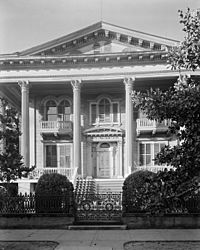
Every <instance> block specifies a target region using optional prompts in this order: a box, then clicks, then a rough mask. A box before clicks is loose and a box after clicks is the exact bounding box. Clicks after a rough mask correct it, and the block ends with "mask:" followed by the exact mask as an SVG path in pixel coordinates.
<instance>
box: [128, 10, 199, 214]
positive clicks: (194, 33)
mask: <svg viewBox="0 0 200 250" xmlns="http://www.w3.org/2000/svg"><path fill="white" fill-rule="evenodd" d="M179 13H180V23H182V24H183V25H184V28H183V31H184V32H185V33H186V36H185V38H184V41H183V42H182V43H180V45H179V46H178V47H177V48H174V49H173V50H172V51H170V52H169V62H170V63H171V66H172V70H173V69H178V70H180V71H181V70H182V69H190V70H196V69H199V68H200V42H199V41H200V15H199V13H198V12H194V11H193V12H192V11H190V10H189V9H188V10H187V11H186V13H185V14H183V12H182V11H180V12H179ZM132 100H133V103H134V105H135V106H136V107H138V108H139V109H140V110H142V111H143V112H144V113H146V115H147V118H149V119H151V120H153V119H155V120H156V121H158V122H162V121H163V120H164V119H171V121H172V122H171V125H170V127H169V133H171V134H172V135H175V136H176V138H177V140H178V142H179V143H178V144H177V145H176V146H174V147H170V146H165V147H164V148H162V150H161V152H160V153H159V154H158V155H157V156H156V159H155V160H156V163H157V164H167V165H171V166H172V167H173V169H171V170H170V171H167V170H166V171H164V172H159V173H158V174H157V175H156V176H155V178H154V180H153V181H152V183H151V185H149V186H148V188H149V197H152V199H150V203H149V208H150V209H152V210H153V211H154V212H161V211H165V212H166V211H169V210H170V211H176V210H178V209H179V208H180V206H181V205H180V203H178V201H179V200H180V199H183V197H184V199H188V198H189V197H191V196H192V195H193V194H194V193H195V192H196V191H197V190H198V188H199V187H198V183H199V176H200V112H199V110H200V83H199V82H198V81H196V80H195V79H191V78H190V77H188V76H186V75H182V74H180V76H179V78H178V80H177V82H176V83H175V84H174V86H173V87H170V88H169V89H168V90H167V91H162V90H160V89H150V90H147V91H146V92H142V93H141V92H135V91H134V92H133V93H132ZM170 203H171V204H173V206H172V207H170V205H169V204H170Z"/></svg>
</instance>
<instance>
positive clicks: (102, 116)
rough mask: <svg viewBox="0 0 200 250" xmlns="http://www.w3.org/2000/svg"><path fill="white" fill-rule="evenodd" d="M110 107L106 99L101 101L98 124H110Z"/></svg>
mask: <svg viewBox="0 0 200 250" xmlns="http://www.w3.org/2000/svg"><path fill="white" fill-rule="evenodd" d="M110 108H111V105H110V102H109V101H108V99H105V98H104V99H102V100H101V101H100V102H99V121H100V122H110V121H111V119H110V118H111V117H110V114H111V112H110V111H111V110H110Z"/></svg>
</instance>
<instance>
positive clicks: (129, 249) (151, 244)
mask: <svg viewBox="0 0 200 250" xmlns="http://www.w3.org/2000/svg"><path fill="white" fill-rule="evenodd" d="M160 249H162V250H199V249H200V241H130V242H127V243H125V244H124V250H160Z"/></svg>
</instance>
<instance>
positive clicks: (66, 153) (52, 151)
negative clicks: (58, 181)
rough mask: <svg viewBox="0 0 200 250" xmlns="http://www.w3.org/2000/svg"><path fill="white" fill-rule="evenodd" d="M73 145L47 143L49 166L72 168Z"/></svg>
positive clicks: (47, 162) (47, 163)
mask: <svg viewBox="0 0 200 250" xmlns="http://www.w3.org/2000/svg"><path fill="white" fill-rule="evenodd" d="M71 149H72V146H71V145H69V144H57V145H56V144H54V145H46V150H45V151H46V164H45V166H46V167H47V168H71V155H72V152H71Z"/></svg>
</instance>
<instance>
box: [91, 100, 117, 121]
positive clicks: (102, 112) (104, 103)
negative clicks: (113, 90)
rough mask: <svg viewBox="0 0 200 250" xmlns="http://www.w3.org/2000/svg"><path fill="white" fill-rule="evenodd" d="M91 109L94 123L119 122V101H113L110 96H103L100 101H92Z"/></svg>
mask: <svg viewBox="0 0 200 250" xmlns="http://www.w3.org/2000/svg"><path fill="white" fill-rule="evenodd" d="M90 111H91V113H90V120H91V123H92V124H97V123H107V124H110V123H117V122H119V103H118V102H112V101H110V100H109V99H108V98H102V99H101V100H100V101H99V102H96V103H91V105H90Z"/></svg>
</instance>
